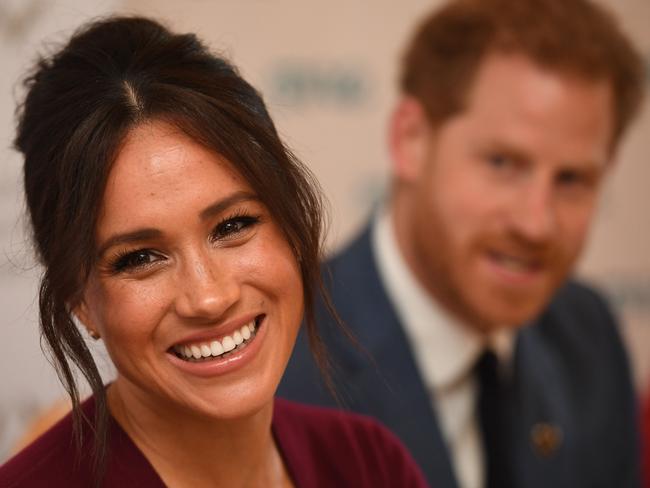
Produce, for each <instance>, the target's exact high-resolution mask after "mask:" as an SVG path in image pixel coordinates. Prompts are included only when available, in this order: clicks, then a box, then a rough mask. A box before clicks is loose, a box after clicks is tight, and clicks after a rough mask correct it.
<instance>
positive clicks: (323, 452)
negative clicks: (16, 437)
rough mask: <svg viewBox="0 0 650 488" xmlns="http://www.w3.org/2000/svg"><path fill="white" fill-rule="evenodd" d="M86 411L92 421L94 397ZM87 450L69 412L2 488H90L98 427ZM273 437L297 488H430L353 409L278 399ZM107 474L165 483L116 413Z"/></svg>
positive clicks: (145, 486) (111, 478)
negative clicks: (78, 441) (77, 441)
mask: <svg viewBox="0 0 650 488" xmlns="http://www.w3.org/2000/svg"><path fill="white" fill-rule="evenodd" d="M82 408H83V410H84V412H85V413H86V414H87V415H88V416H89V418H92V416H93V414H94V401H93V398H92V397H91V398H90V399H88V400H86V401H85V402H84V403H83V405H82ZM83 430H84V432H83V433H84V436H83V449H82V453H83V454H82V455H81V456H78V455H77V451H76V449H75V447H74V444H73V438H72V417H71V415H68V416H66V417H65V418H63V419H62V420H61V421H60V422H58V423H57V424H56V425H54V426H53V427H52V428H51V429H50V430H49V431H47V432H46V433H45V434H43V435H42V436H41V437H39V438H38V439H37V440H36V441H34V443H32V444H31V445H29V446H28V447H27V448H25V449H24V450H23V451H21V452H20V453H18V454H17V455H16V456H14V457H13V458H12V459H10V460H9V461H8V462H7V463H6V464H4V465H3V466H2V467H0V487H2V488H40V487H47V488H59V487H60V488H63V487H65V488H89V487H92V486H94V479H93V476H92V473H91V470H90V456H89V453H90V452H91V448H92V442H93V437H92V431H91V429H90V428H88V426H85V427H84V428H83ZM272 430H273V435H274V437H275V440H276V442H277V444H278V447H279V449H280V452H281V454H282V457H283V459H284V461H285V464H286V466H287V469H288V471H289V474H290V476H291V478H292V479H293V482H294V484H295V485H296V487H298V488H316V487H324V488H329V487H337V488H342V487H350V488H381V487H387V488H388V487H400V488H425V487H426V486H427V484H426V483H425V481H424V478H423V476H422V474H421V473H420V471H419V468H418V467H417V466H416V465H415V462H414V461H413V460H412V459H411V457H410V455H409V454H408V452H407V451H406V449H405V448H404V447H403V446H402V444H401V443H400V442H399V441H398V440H397V438H396V437H395V436H394V435H393V434H392V433H390V432H389V431H388V430H387V429H386V428H385V427H383V426H381V425H379V424H378V423H377V422H376V421H374V420H372V419H370V418H368V417H364V416H360V415H355V414H350V413H344V412H340V411H336V410H332V409H326V408H321V407H311V406H306V405H301V404H298V403H293V402H289V401H287V400H282V399H276V400H275V407H274V412H273V424H272ZM109 449H110V457H109V460H108V469H107V474H106V477H105V479H104V483H103V484H102V486H104V487H107V488H109V487H119V488H124V487H125V486H137V487H138V488H161V487H164V486H165V484H164V483H163V481H162V480H161V479H160V477H159V476H158V474H157V473H156V471H155V470H154V469H153V467H152V466H151V464H150V463H149V461H148V460H147V459H146V458H145V457H144V455H143V454H142V452H141V451H140V450H139V449H138V448H137V447H136V445H135V444H134V443H133V441H131V439H130V438H129V436H128V435H127V434H126V432H124V430H123V429H122V428H121V427H120V426H119V424H118V423H117V422H116V421H115V419H113V418H112V417H111V419H110V427H109Z"/></svg>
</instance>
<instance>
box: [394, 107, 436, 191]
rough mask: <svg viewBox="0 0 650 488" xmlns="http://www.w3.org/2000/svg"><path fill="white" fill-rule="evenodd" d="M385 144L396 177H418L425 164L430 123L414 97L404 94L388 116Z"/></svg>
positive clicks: (403, 179) (407, 180) (408, 179)
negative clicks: (386, 141)
mask: <svg viewBox="0 0 650 488" xmlns="http://www.w3.org/2000/svg"><path fill="white" fill-rule="evenodd" d="M388 132H389V133H388V144H389V150H390V155H391V160H392V165H393V174H394V176H395V178H396V179H398V180H401V181H405V182H411V181H415V180H417V179H418V177H419V175H420V172H421V169H422V167H423V166H424V165H425V162H426V158H427V155H428V149H429V144H430V142H431V141H430V139H431V126H430V124H429V121H428V119H427V116H426V113H425V111H424V107H422V104H421V103H420V102H419V101H417V100H416V99H415V98H413V97H410V96H403V97H402V98H401V99H400V100H399V101H398V103H397V105H396V107H395V110H394V111H393V114H392V116H391V118H390V125H389V129H388Z"/></svg>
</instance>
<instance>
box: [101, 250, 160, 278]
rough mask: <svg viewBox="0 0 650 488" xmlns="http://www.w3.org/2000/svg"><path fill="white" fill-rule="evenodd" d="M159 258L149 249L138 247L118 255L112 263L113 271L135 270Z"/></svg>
mask: <svg viewBox="0 0 650 488" xmlns="http://www.w3.org/2000/svg"><path fill="white" fill-rule="evenodd" d="M159 259H161V257H160V256H159V255H157V254H156V253H154V252H153V251H151V250H149V249H139V250H137V251H133V252H128V253H126V254H123V255H121V256H118V257H117V258H116V259H115V260H114V261H113V264H112V266H111V267H112V269H113V271H114V272H116V273H119V272H121V271H135V270H138V269H142V268H144V267H146V266H149V265H150V264H152V263H154V262H156V261H158V260H159Z"/></svg>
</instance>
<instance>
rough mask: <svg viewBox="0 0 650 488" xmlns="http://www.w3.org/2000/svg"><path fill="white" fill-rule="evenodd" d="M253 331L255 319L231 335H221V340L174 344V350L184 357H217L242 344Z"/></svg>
mask: <svg viewBox="0 0 650 488" xmlns="http://www.w3.org/2000/svg"><path fill="white" fill-rule="evenodd" d="M254 333H255V321H254V320H253V321H251V322H250V323H248V324H246V325H244V326H242V327H241V328H240V329H239V330H236V331H235V332H233V334H232V335H231V336H229V335H227V336H224V337H222V338H221V341H217V340H214V341H212V342H210V343H202V344H191V345H182V346H181V345H179V346H174V351H176V353H177V354H178V355H180V356H181V357H184V358H185V359H202V358H209V357H217V356H221V355H222V354H225V353H227V352H230V351H232V350H233V349H235V348H237V347H238V346H240V345H241V344H244V343H245V342H246V341H248V340H249V339H250V338H251V337H253V335H254ZM245 345H246V344H244V346H245ZM244 346H242V347H244Z"/></svg>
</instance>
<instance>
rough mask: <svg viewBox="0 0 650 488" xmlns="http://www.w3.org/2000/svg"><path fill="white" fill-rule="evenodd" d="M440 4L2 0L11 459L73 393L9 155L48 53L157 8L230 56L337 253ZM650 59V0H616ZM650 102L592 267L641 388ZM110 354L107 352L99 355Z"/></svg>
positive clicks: (3, 270)
mask: <svg viewBox="0 0 650 488" xmlns="http://www.w3.org/2000/svg"><path fill="white" fill-rule="evenodd" d="M437 3H438V2H436V1H424V0H401V1H400V2H395V1H394V0H357V1H355V2H350V1H349V0H329V1H327V2H323V1H316V0H311V1H306V0H274V1H269V0H237V1H235V0H184V1H182V2H181V1H178V0H103V1H100V0H50V1H48V0H0V52H1V53H2V58H1V59H2V61H3V69H2V72H1V73H0V122H1V123H0V154H1V155H2V162H3V163H4V164H2V166H0V168H1V169H0V238H1V239H2V240H1V241H0V245H1V246H2V261H1V262H0V287H1V292H0V310H2V320H1V322H0V342H1V343H2V344H4V348H3V349H4V351H3V354H2V355H0V388H2V391H3V394H2V396H1V397H0V460H1V459H2V458H3V457H4V456H6V455H7V447H8V446H9V445H11V443H12V442H14V439H15V437H16V435H17V433H18V432H19V431H20V429H21V427H22V424H23V423H24V420H25V419H26V418H29V416H31V415H33V413H34V412H35V411H37V410H38V409H40V408H42V407H43V406H45V405H48V404H49V403H51V402H52V401H53V399H54V398H56V397H58V396H60V395H61V393H62V390H61V388H60V387H59V386H58V383H57V381H56V378H55V376H54V374H53V372H52V368H51V367H50V365H49V364H47V362H46V361H45V360H44V359H43V355H42V353H41V351H40V349H39V342H38V333H37V323H36V308H37V307H36V302H35V297H36V293H37V290H36V279H37V276H38V272H39V270H38V268H37V267H35V265H34V264H33V259H32V257H31V251H30V249H29V248H28V246H27V245H26V238H25V236H24V233H23V221H22V217H21V215H22V212H23V203H22V195H21V192H20V190H19V187H20V159H19V158H18V156H17V155H16V154H15V153H14V152H13V151H11V150H10V149H9V147H10V145H11V139H12V137H13V130H14V129H13V125H14V121H13V110H14V105H15V99H16V93H20V87H19V86H18V85H17V80H18V78H19V76H20V74H21V73H22V72H23V71H24V70H25V68H26V67H27V66H29V65H30V63H31V62H32V61H33V60H34V56H35V54H36V52H37V51H38V50H41V48H42V47H43V46H44V45H46V44H44V41H46V40H47V41H48V42H49V43H51V42H53V41H60V40H62V39H64V38H65V37H67V36H68V35H69V34H70V33H71V32H72V30H73V28H74V27H75V26H77V25H78V24H79V23H81V22H82V21H84V20H86V19H88V18H90V17H94V16H97V15H101V14H104V13H107V12H110V11H119V12H122V13H141V14H146V15H151V16H155V17H157V18H159V19H162V20H164V21H166V22H168V23H169V25H171V26H172V27H173V28H175V29H178V30H186V31H194V32H197V33H199V35H200V36H201V37H203V38H204V39H206V40H207V41H208V42H209V43H210V45H211V46H212V47H213V48H214V49H216V50H219V51H221V52H224V53H225V54H227V55H228V57H230V58H231V59H233V60H234V61H235V63H236V64H237V65H238V66H239V67H240V69H241V71H242V73H243V74H244V76H245V77H246V78H247V79H249V80H250V81H251V82H252V83H253V84H254V85H256V86H257V87H258V88H259V89H260V90H261V91H262V92H263V94H264V95H265V98H266V99H267V101H268V103H269V106H270V109H271V112H272V114H273V116H274V118H275V120H276V123H277V125H278V127H279V130H280V132H281V134H282V135H283V137H284V138H285V140H286V141H287V142H288V143H289V145H290V146H291V147H292V148H293V149H294V150H295V151H296V152H297V154H298V155H299V156H300V157H301V158H302V159H303V160H304V161H305V162H306V163H308V164H309V166H310V167H311V168H312V169H313V170H314V172H315V173H316V175H317V176H318V178H319V180H320V181H321V183H322V185H323V188H324V190H325V193H326V195H327V196H328V198H329V199H330V201H331V204H332V226H331V232H330V240H329V243H330V247H331V248H332V249H335V248H336V247H338V246H339V245H341V244H342V243H343V242H345V241H346V240H347V239H349V238H350V237H351V236H352V235H353V234H354V232H355V231H356V230H357V229H358V228H359V227H360V226H361V225H362V224H363V222H364V220H365V218H366V217H367V215H368V213H369V211H370V209H371V208H372V206H373V204H374V203H375V202H376V201H377V200H378V199H380V198H381V195H382V191H383V188H384V186H385V182H386V177H387V174H388V170H389V165H388V158H387V151H386V144H385V137H384V135H385V130H386V120H387V116H388V113H389V111H390V107H391V104H392V102H393V100H394V97H395V75H396V68H397V63H398V59H399V54H400V52H401V49H402V46H403V44H404V42H405V40H406V38H407V36H408V34H409V32H410V31H411V30H412V28H413V26H414V23H415V22H416V21H417V19H418V18H419V17H420V16H421V15H422V13H423V12H426V11H428V10H429V9H430V8H432V6H434V5H436V4H437ZM603 3H606V4H607V5H609V6H611V7H612V8H613V9H614V10H615V11H616V12H617V13H618V14H619V15H620V17H621V19H622V21H623V24H624V26H625V28H626V29H627V30H628V31H629V32H630V34H631V35H632V37H633V38H634V39H635V40H636V42H637V43H638V45H639V46H640V47H641V48H642V50H643V52H644V53H645V54H646V55H650V30H648V29H647V26H648V25H650V2H648V0H603ZM649 134H650V103H646V105H645V107H644V111H643V114H642V117H641V119H640V120H639V121H638V124H637V125H636V126H635V127H634V129H633V131H632V132H631V133H630V134H629V136H628V137H627V138H626V140H625V143H624V145H623V148H622V151H621V152H620V155H619V158H618V159H619V163H618V164H619V167H618V168H617V170H616V172H615V174H614V176H613V178H612V179H611V181H610V184H609V185H608V188H607V190H606V193H605V195H604V198H603V203H602V209H601V212H600V216H599V219H598V221H597V224H596V226H595V228H594V232H593V235H592V240H591V244H590V246H589V248H588V249H587V252H586V255H585V257H584V259H583V261H582V263H581V266H580V273H581V274H582V275H584V276H586V277H587V278H589V279H591V280H592V281H596V282H597V283H598V284H599V285H600V286H601V287H603V288H604V289H606V291H607V292H608V293H609V294H610V296H611V297H612V298H613V300H614V302H615V304H616V306H617V308H618V310H619V313H620V314H621V316H622V318H623V323H624V327H625V329H624V332H625V335H626V339H627V341H628V344H629V346H630V352H631V354H632V358H633V364H634V370H635V374H636V377H637V382H638V384H639V385H647V384H648V383H649V382H650V354H648V351H650V257H649V256H650V254H649V252H648V250H650V225H648V224H649V223H650V218H649V217H648V213H649V212H650V194H649V192H648V191H647V189H646V186H647V184H648V182H650V164H649V163H648V161H647V160H648V155H650V138H649V137H648V135H649ZM99 354H100V355H101V351H100V352H99Z"/></svg>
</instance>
